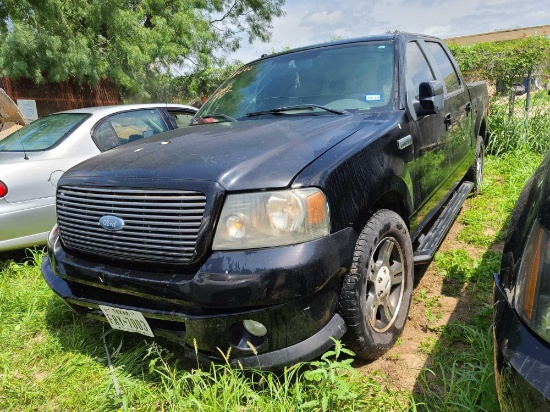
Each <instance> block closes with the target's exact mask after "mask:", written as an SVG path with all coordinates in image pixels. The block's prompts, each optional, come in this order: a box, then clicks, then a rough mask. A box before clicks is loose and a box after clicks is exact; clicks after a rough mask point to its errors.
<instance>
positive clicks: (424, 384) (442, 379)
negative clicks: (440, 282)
mask: <svg viewBox="0 0 550 412" xmlns="http://www.w3.org/2000/svg"><path fill="white" fill-rule="evenodd" d="M491 332H492V330H491V328H490V326H486V327H485V328H483V329H480V328H479V327H474V326H469V325H462V324H460V323H453V324H451V325H450V326H449V327H447V330H446V331H445V334H444V336H443V339H441V340H440V341H439V342H437V344H435V345H433V347H432V348H431V352H430V353H431V354H432V356H433V359H434V366H433V367H431V368H425V369H423V370H422V372H421V374H420V382H421V385H420V388H421V391H422V392H421V395H419V396H417V401H418V402H419V403H420V401H421V402H422V404H424V405H430V406H429V408H426V410H429V411H472V412H473V411H479V412H482V411H497V410H499V407H498V403H497V399H496V393H495V382H494V375H493V347H492V339H491V337H492V334H491ZM458 348H463V350H458ZM419 409H420V410H423V408H419Z"/></svg>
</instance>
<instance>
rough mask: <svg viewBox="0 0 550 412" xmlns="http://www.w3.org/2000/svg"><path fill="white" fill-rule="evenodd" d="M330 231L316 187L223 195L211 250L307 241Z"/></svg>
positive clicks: (323, 201)
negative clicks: (223, 201)
mask: <svg viewBox="0 0 550 412" xmlns="http://www.w3.org/2000/svg"><path fill="white" fill-rule="evenodd" d="M329 232H330V218H329V209H328V204H327V200H326V198H325V195H324V194H323V192H322V191H321V190H319V189H316V188H307V189H295V190H278V191H273V192H256V193H242V194H234V195H229V196H227V199H226V201H225V204H224V206H223V210H222V214H221V217H220V220H219V222H218V227H217V229H216V235H215V236H214V243H213V245H212V249H214V250H228V249H251V248H262V247H272V246H283V245H291V244H295V243H302V242H307V241H309V240H313V239H317V238H320V237H322V236H325V235H327V234H328V233H329Z"/></svg>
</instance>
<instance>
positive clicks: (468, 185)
mask: <svg viewBox="0 0 550 412" xmlns="http://www.w3.org/2000/svg"><path fill="white" fill-rule="evenodd" d="M473 188H474V184H473V183H472V182H463V183H462V184H461V185H460V186H459V188H458V189H457V190H456V191H455V193H454V194H453V195H452V196H451V198H450V199H449V202H448V203H447V204H446V205H445V207H444V208H443V211H442V212H441V214H440V215H439V217H438V218H437V220H436V221H435V223H434V224H433V226H432V227H431V228H430V230H429V231H428V233H426V234H425V235H422V236H421V237H420V244H419V245H418V248H417V249H416V250H415V252H414V255H413V256H414V263H415V264H420V263H428V262H429V261H430V260H431V259H432V258H433V256H434V254H435V252H436V251H437V249H438V248H439V246H440V245H441V242H443V239H445V236H446V235H447V233H448V232H449V229H451V226H452V225H453V222H454V221H455V218H456V215H458V212H459V211H460V208H461V207H462V204H463V203H464V201H465V200H466V198H467V197H468V195H469V194H470V192H471V191H472V189H473Z"/></svg>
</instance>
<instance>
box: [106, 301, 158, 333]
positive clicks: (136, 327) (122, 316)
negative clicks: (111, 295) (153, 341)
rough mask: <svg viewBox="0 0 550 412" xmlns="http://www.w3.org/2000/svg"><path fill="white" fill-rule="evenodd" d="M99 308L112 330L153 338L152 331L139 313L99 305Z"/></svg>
mask: <svg viewBox="0 0 550 412" xmlns="http://www.w3.org/2000/svg"><path fill="white" fill-rule="evenodd" d="M99 308H100V309H101V311H102V312H103V314H104V315H105V317H106V318H107V320H108V321H109V325H111V327H112V328H113V329H118V330H124V331H126V332H135V333H141V334H142V335H145V336H154V335H153V331H152V330H151V328H150V327H149V324H148V323H147V321H146V320H145V318H144V317H143V315H142V314H141V312H137V311H135V310H129V309H118V308H112V307H110V306H104V305H99Z"/></svg>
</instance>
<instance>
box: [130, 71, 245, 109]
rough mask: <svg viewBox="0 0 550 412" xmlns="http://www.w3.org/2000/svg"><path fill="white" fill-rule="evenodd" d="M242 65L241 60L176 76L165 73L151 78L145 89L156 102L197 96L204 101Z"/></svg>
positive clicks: (188, 98)
mask: <svg viewBox="0 0 550 412" xmlns="http://www.w3.org/2000/svg"><path fill="white" fill-rule="evenodd" d="M241 65H242V63H241V62H236V63H233V64H220V65H210V66H208V67H206V68H198V69H196V70H194V71H193V72H191V73H187V74H185V75H179V76H175V77H174V76H173V75H172V74H167V73H165V74H162V75H159V76H156V77H155V78H153V79H151V81H149V82H148V83H147V84H146V85H145V90H146V91H147V93H148V94H149V100H150V101H154V102H155V101H162V102H172V103H189V102H191V101H192V100H193V99H197V98H198V99H199V100H200V102H202V101H204V99H206V98H208V97H209V96H211V95H212V94H213V93H214V91H216V89H217V88H218V86H219V85H220V84H222V83H223V82H224V81H225V80H226V79H227V78H229V76H230V75H231V74H233V73H234V72H235V71H236V70H237V69H238V68H239V67H240V66H241ZM140 100H143V99H142V98H140Z"/></svg>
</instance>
